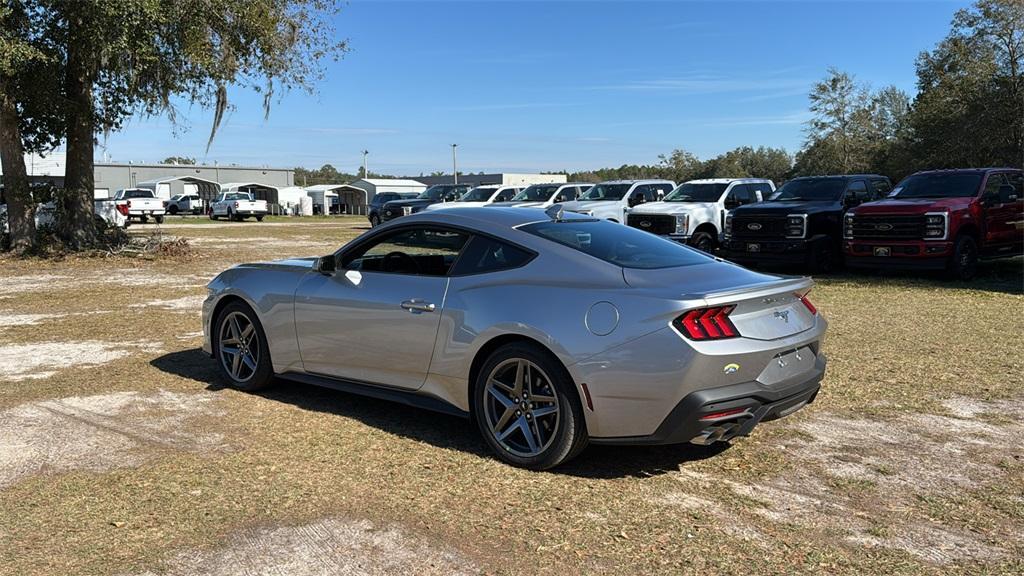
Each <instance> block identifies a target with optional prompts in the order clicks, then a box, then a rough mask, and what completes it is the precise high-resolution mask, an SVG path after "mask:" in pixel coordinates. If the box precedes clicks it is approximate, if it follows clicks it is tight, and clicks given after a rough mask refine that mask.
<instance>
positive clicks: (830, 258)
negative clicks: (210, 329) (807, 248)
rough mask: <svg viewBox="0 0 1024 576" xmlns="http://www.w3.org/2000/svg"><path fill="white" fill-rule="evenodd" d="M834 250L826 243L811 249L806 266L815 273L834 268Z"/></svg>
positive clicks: (829, 270)
mask: <svg viewBox="0 0 1024 576" xmlns="http://www.w3.org/2000/svg"><path fill="white" fill-rule="evenodd" d="M836 264H837V263H836V251H835V250H834V249H833V248H832V246H831V245H830V244H828V243H825V244H822V245H821V247H820V248H818V249H817V250H811V254H810V259H809V261H808V263H807V268H808V270H809V271H811V272H815V273H828V272H832V271H833V270H835V269H836Z"/></svg>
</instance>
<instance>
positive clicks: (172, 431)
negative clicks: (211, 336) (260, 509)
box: [0, 391, 223, 487]
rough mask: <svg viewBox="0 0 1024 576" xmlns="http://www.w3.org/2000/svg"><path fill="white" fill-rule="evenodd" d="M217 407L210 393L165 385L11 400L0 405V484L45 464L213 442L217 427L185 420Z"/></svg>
mask: <svg viewBox="0 0 1024 576" xmlns="http://www.w3.org/2000/svg"><path fill="white" fill-rule="evenodd" d="M219 415H222V411H221V410H219V409H218V408H216V406H215V404H214V396H213V395H204V394H181V393H174V392H167V391H161V392H159V393H156V394H141V393H139V392H118V393H113V394H103V395H98V396H83V397H71V398H63V399H60V400H45V401H41V402H31V403H28V404H22V405H20V406H15V407H13V408H9V409H7V410H4V411H2V412H0V487H3V486H7V485H9V484H12V483H14V482H16V481H18V480H19V479H21V478H24V477H28V476H34V475H37V474H43V473H48V472H67V471H71V470H92V471H102V470H108V469H111V468H120V467H127V466H136V465H138V464H140V463H141V462H143V461H144V460H146V459H147V458H150V457H152V456H154V455H155V454H154V452H157V451H159V450H161V449H170V450H187V451H190V452H208V451H210V450H216V449H219V448H221V447H222V445H223V438H222V436H221V435H220V434H219V433H216V432H213V431H211V430H209V429H208V428H207V427H198V426H196V427H189V425H193V426H194V422H193V421H194V420H195V419H196V418H198V417H203V416H219Z"/></svg>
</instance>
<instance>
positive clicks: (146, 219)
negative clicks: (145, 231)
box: [139, 216, 149, 224]
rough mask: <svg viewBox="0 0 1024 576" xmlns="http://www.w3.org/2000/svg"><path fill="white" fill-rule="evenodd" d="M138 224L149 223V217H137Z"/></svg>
mask: <svg viewBox="0 0 1024 576" xmlns="http://www.w3.org/2000/svg"><path fill="white" fill-rule="evenodd" d="M139 222H142V223H143V224H145V223H146V222H149V216H139Z"/></svg>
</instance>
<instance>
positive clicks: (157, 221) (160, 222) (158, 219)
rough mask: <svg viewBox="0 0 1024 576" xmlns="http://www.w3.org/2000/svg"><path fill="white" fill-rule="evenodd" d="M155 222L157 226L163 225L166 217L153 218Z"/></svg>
mask: <svg viewBox="0 0 1024 576" xmlns="http://www.w3.org/2000/svg"><path fill="white" fill-rule="evenodd" d="M153 220H156V223H157V224H163V223H164V217H163V216H153Z"/></svg>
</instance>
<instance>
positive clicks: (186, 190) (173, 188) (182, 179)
mask: <svg viewBox="0 0 1024 576" xmlns="http://www.w3.org/2000/svg"><path fill="white" fill-rule="evenodd" d="M135 187H136V188H146V189H147V190H152V191H153V194H154V195H156V197H157V198H163V199H164V200H167V199H168V198H170V197H171V196H174V195H175V194H196V195H198V196H199V197H200V198H202V200H203V202H205V203H206V205H207V206H209V205H210V203H211V202H213V201H214V200H215V199H216V198H217V195H218V194H220V184H218V183H217V182H214V181H213V180H207V179H205V178H199V177H196V176H167V177H164V178H156V179H154V180H146V181H145V182H139V183H137V184H136V185H135Z"/></svg>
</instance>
